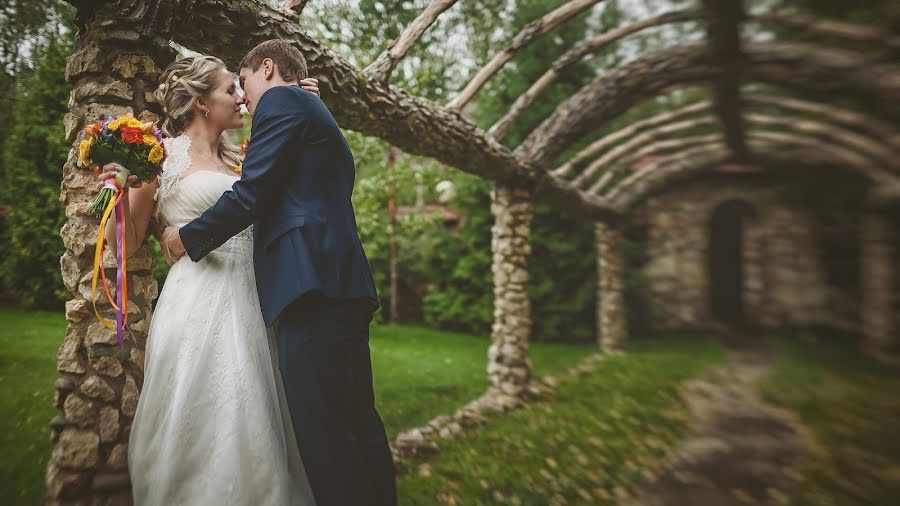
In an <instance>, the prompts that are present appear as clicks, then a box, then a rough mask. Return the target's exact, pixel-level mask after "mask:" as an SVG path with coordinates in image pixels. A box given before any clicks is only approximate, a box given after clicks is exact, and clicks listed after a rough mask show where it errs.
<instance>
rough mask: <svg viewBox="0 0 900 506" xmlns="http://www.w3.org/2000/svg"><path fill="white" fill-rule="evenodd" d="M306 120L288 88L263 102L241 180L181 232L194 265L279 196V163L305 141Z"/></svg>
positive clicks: (274, 91)
mask: <svg viewBox="0 0 900 506" xmlns="http://www.w3.org/2000/svg"><path fill="white" fill-rule="evenodd" d="M306 122H307V119H306V118H305V117H304V115H303V110H302V108H301V107H300V103H299V102H298V100H297V96H296V95H295V94H294V93H293V92H292V91H290V90H288V89H286V88H281V87H279V88H272V89H271V90H269V91H267V92H266V93H265V94H264V95H263V96H262V98H261V99H260V101H259V104H258V105H257V108H256V114H254V117H253V126H252V136H253V141H252V142H251V143H250V147H249V148H248V149H247V156H246V157H245V158H244V164H243V170H242V174H241V179H239V180H238V181H236V182H235V183H234V186H232V188H231V190H230V191H227V192H225V193H224V194H223V195H222V197H220V198H219V200H218V202H216V203H215V205H213V206H212V207H211V208H209V209H207V210H206V212H204V213H203V214H202V215H201V216H200V217H198V218H196V219H195V220H193V221H191V222H190V223H188V224H187V225H185V226H183V227H181V229H180V230H179V231H178V233H179V234H180V235H181V241H182V243H183V244H184V248H185V250H186V251H187V254H188V256H190V257H191V260H193V261H194V262H199V261H200V260H201V259H203V257H205V256H206V255H207V254H208V253H209V252H211V251H213V250H215V249H216V248H218V247H219V246H221V245H222V244H224V243H225V241H227V240H228V239H230V238H232V237H233V236H234V235H236V234H237V233H238V232H240V231H242V230H244V229H245V228H247V227H249V226H250V225H251V224H252V223H253V222H254V220H255V219H256V217H257V214H258V212H259V210H260V207H261V206H260V204H261V203H263V202H266V201H267V199H268V197H269V196H271V195H272V194H273V193H276V192H277V189H278V188H279V186H280V183H281V182H283V180H284V178H285V177H286V174H282V173H281V172H282V171H283V170H284V168H285V167H286V164H283V163H279V160H280V159H281V157H282V156H283V155H284V153H285V152H286V151H287V150H289V149H291V148H290V146H291V145H292V143H293V145H296V143H297V142H299V141H302V137H303V136H304V135H305V132H304V131H305V128H304V126H305V124H306Z"/></svg>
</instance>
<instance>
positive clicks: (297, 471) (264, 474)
mask: <svg viewBox="0 0 900 506" xmlns="http://www.w3.org/2000/svg"><path fill="white" fill-rule="evenodd" d="M252 244H253V242H252V233H251V231H250V229H247V230H245V231H244V232H242V233H241V234H239V235H238V236H236V237H234V238H232V239H231V240H229V241H228V242H227V243H225V244H224V245H223V246H222V247H220V248H219V249H217V250H216V251H214V252H212V253H211V254H209V255H208V256H207V257H206V258H204V259H203V260H202V261H200V262H197V263H195V262H192V261H191V260H190V258H187V257H184V258H182V259H181V260H180V261H179V262H177V263H176V264H175V265H174V266H172V269H171V270H170V271H169V275H168V277H167V279H166V282H165V285H164V287H163V291H162V293H161V294H160V297H159V301H158V304H157V306H156V310H155V311H154V316H153V319H152V322H151V325H150V332H149V337H148V340H147V347H146V362H145V377H144V384H143V388H142V391H141V396H140V400H139V402H138V407H137V413H136V414H135V417H134V423H133V425H132V429H131V435H130V441H129V456H128V462H129V471H130V474H131V482H132V490H133V496H134V500H135V504H136V505H138V506H156V505H159V506H163V505H165V506H169V505H182V504H185V505H248V506H249V505H253V506H258V505H260V506H262V505H288V504H291V505H295V504H296V505H304V506H305V505H312V504H313V503H314V501H313V499H312V494H311V492H310V489H309V485H308V482H307V480H306V475H305V473H304V471H303V466H302V463H301V461H300V457H299V453H298V451H297V446H296V442H295V440H294V438H293V431H292V429H291V424H290V418H289V414H288V412H287V404H286V402H285V400H284V394H283V387H282V385H281V379H280V376H279V373H278V367H277V357H275V356H274V354H275V353H277V346H275V345H274V342H273V341H272V340H273V337H272V336H271V334H270V333H268V332H267V329H266V327H265V324H264V323H263V320H262V314H261V312H260V308H259V301H258V296H257V293H256V283H255V280H254V275H253V264H252Z"/></svg>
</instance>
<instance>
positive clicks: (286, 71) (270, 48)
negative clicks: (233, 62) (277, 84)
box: [238, 39, 308, 82]
mask: <svg viewBox="0 0 900 506" xmlns="http://www.w3.org/2000/svg"><path fill="white" fill-rule="evenodd" d="M266 58H269V59H271V60H272V61H273V62H275V66H276V67H277V68H278V74H279V75H280V76H281V78H282V79H284V80H285V81H288V82H290V81H299V80H301V79H306V78H307V76H308V73H307V70H306V58H304V57H303V54H302V53H300V50H299V49H297V48H296V47H294V46H292V45H290V43H288V42H286V41H283V40H281V39H272V40H267V41H265V42H263V43H260V44H259V45H258V46H256V47H254V48H253V49H251V50H250V52H249V53H247V56H244V59H243V60H241V64H240V65H239V66H238V72H240V71H241V69H242V68H244V67H249V68H250V70H252V71H253V72H256V71H257V70H258V69H259V66H260V65H262V62H263V60H265V59H266Z"/></svg>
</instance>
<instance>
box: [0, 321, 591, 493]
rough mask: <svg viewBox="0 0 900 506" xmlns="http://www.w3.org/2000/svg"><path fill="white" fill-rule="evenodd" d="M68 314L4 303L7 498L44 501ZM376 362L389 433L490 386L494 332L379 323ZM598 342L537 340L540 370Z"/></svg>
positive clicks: (1, 383)
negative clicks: (58, 366)
mask: <svg viewBox="0 0 900 506" xmlns="http://www.w3.org/2000/svg"><path fill="white" fill-rule="evenodd" d="M65 327H66V322H65V318H64V317H63V315H62V314H59V313H50V312H26V311H22V310H21V309H16V308H12V307H8V306H0V415H2V416H0V473H2V476H4V477H5V479H4V480H3V482H2V484H0V503H2V504H4V505H6V504H23V505H24V504H29V505H30V504H38V503H39V502H40V499H41V497H42V496H43V493H44V483H43V474H44V469H45V468H46V465H47V458H48V456H49V454H50V449H51V442H50V431H49V428H48V427H47V423H48V422H49V421H50V419H51V418H53V417H54V416H55V415H56V409H55V408H54V407H53V405H52V403H53V382H54V381H55V380H56V378H57V373H56V350H57V348H58V347H59V345H60V343H61V342H62V340H63V336H64V334H65ZM371 346H372V361H373V370H374V376H375V392H376V396H377V400H378V406H379V411H380V412H381V415H382V417H383V419H384V422H385V425H386V427H387V430H388V433H389V435H390V436H393V435H395V434H396V433H398V432H399V431H401V430H404V429H407V428H411V427H414V426H416V425H418V424H423V423H425V422H427V421H428V420H430V419H431V418H433V417H435V416H437V415H440V414H447V413H451V412H452V411H454V410H455V409H456V408H457V407H459V406H462V405H463V404H465V403H466V402H467V401H469V400H471V399H473V398H475V397H476V396H477V395H479V394H480V393H481V392H482V391H483V390H484V388H485V385H486V372H485V369H486V366H487V347H488V340H487V338H475V337H472V336H468V335H463V334H457V333H451V332H441V331H436V330H431V329H425V328H421V327H414V326H403V325H398V326H387V325H382V326H376V327H373V332H372V340H371ZM594 349H595V348H594V346H593V345H580V346H570V345H548V344H540V343H537V344H535V345H533V346H532V355H531V356H532V360H533V361H534V364H535V369H536V370H537V373H538V374H545V373H547V372H551V371H555V370H558V369H560V368H564V367H566V366H568V365H571V364H574V363H576V362H578V361H579V360H580V359H581V358H583V357H584V356H586V355H588V354H589V353H591V352H593V351H594Z"/></svg>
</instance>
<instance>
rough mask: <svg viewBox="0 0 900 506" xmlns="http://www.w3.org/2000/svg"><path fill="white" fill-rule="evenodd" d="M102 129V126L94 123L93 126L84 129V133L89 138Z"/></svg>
mask: <svg viewBox="0 0 900 506" xmlns="http://www.w3.org/2000/svg"><path fill="white" fill-rule="evenodd" d="M102 128H103V125H101V124H100V123H94V124H93V125H88V126H86V127H84V133H85V134H87V136H88V137H91V136H94V135H97V132H99V131H100V130H101V129H102Z"/></svg>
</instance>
